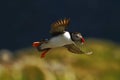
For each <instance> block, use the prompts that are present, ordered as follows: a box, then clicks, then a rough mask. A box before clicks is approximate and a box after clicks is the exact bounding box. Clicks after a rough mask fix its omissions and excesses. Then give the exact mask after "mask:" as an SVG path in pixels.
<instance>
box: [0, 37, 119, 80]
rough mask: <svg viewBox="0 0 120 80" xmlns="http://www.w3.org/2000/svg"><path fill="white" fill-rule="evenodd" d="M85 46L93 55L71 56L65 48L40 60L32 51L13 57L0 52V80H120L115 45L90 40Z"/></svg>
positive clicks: (23, 51)
mask: <svg viewBox="0 0 120 80" xmlns="http://www.w3.org/2000/svg"><path fill="white" fill-rule="evenodd" d="M85 46H86V47H89V48H90V49H91V50H92V51H93V54H92V55H84V54H81V55H80V54H72V53H70V52H69V51H67V50H66V49H65V48H57V49H53V50H51V51H50V52H49V53H48V54H47V55H46V57H45V58H42V59H41V58H40V53H39V52H38V51H37V50H36V49H34V48H27V49H21V50H18V51H16V52H13V54H11V52H9V51H6V50H4V51H1V53H0V54H1V59H0V80H120V46H119V45H118V44H115V43H113V42H110V41H105V40H101V41H100V40H96V39H89V40H87V44H86V45H85ZM83 47H84V46H83ZM83 47H81V48H83ZM85 49H86V50H85ZM83 50H85V51H87V50H89V49H88V48H83ZM4 54H8V55H4Z"/></svg>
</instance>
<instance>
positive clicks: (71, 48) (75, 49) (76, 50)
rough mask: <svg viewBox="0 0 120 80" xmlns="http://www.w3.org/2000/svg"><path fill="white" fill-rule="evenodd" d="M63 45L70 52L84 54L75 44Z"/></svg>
mask: <svg viewBox="0 0 120 80" xmlns="http://www.w3.org/2000/svg"><path fill="white" fill-rule="evenodd" d="M65 47H66V48H67V49H68V50H69V51H70V52H72V53H76V54H84V52H83V51H82V50H80V48H79V47H78V46H76V45H75V44H69V45H65Z"/></svg>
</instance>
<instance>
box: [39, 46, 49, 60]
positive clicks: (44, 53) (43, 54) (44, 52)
mask: <svg viewBox="0 0 120 80" xmlns="http://www.w3.org/2000/svg"><path fill="white" fill-rule="evenodd" d="M49 50H50V48H48V49H46V50H44V51H43V52H42V53H41V58H44V57H45V55H46V53H47V52H48V51H49Z"/></svg>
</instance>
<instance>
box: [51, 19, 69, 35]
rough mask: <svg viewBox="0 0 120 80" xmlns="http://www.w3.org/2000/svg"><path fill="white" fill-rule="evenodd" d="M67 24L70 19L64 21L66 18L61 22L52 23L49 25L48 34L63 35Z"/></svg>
mask: <svg viewBox="0 0 120 80" xmlns="http://www.w3.org/2000/svg"><path fill="white" fill-rule="evenodd" d="M69 22H70V19H66V18H65V19H63V20H58V21H56V22H54V23H53V24H51V30H50V33H51V34H52V35H55V34H62V33H64V31H65V29H66V28H67V26H68V24H69Z"/></svg>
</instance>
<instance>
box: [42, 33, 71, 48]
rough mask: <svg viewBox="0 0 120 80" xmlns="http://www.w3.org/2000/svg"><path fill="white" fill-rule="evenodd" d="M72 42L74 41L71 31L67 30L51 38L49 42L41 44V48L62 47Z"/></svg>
mask: <svg viewBox="0 0 120 80" xmlns="http://www.w3.org/2000/svg"><path fill="white" fill-rule="evenodd" d="M72 43H73V41H72V40H71V36H70V33H69V32H67V31H66V32H65V33H64V34H62V35H59V36H56V37H53V38H51V39H50V40H49V42H48V43H45V44H43V45H41V48H42V49H45V48H55V47H61V46H64V45H67V44H72Z"/></svg>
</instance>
